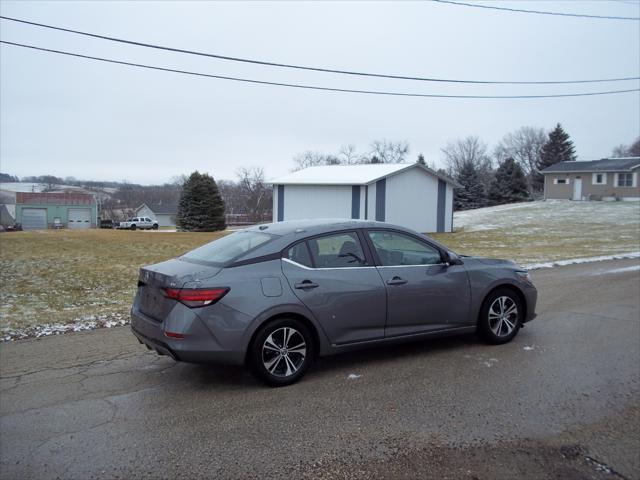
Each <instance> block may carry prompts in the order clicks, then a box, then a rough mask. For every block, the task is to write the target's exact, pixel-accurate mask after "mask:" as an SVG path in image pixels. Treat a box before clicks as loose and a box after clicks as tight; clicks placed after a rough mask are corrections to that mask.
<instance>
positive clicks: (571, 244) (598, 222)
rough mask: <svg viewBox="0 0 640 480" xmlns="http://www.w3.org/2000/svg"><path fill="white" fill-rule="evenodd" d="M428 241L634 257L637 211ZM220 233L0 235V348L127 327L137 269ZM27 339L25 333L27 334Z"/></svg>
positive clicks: (529, 258)
mask: <svg viewBox="0 0 640 480" xmlns="http://www.w3.org/2000/svg"><path fill="white" fill-rule="evenodd" d="M454 228H455V231H454V233H447V234H436V235H433V237H434V238H436V239H437V240H439V241H440V242H442V243H444V244H445V245H447V246H449V247H450V248H451V249H453V250H454V251H457V252H458V253H463V254H470V255H483V256H489V257H502V258H511V259H515V260H517V261H518V262H520V263H523V264H527V263H535V262H544V261H551V260H560V259H571V258H580V257H593V256H598V255H608V254H615V253H627V252H636V251H638V250H640V203H632V202H611V203H609V202H568V201H566V202H560V201H557V202H535V203H524V204H515V205H506V206H500V207H491V208H485V209H479V210H473V211H467V212H460V213H456V214H455V217H454ZM221 235H224V233H182V232H166V231H157V232H154V231H127V230H122V231H121V230H90V231H69V230H59V231H53V230H49V231H37V232H15V233H4V234H1V235H0V280H1V284H0V339H2V338H7V337H16V336H20V335H17V334H16V333H15V331H16V330H20V329H25V328H26V329H29V328H32V327H34V326H36V325H45V324H73V323H76V322H81V323H82V322H84V323H87V322H89V323H90V322H95V323H96V326H99V325H105V324H107V325H108V324H109V323H110V322H112V323H113V322H115V323H121V322H124V321H127V320H128V316H129V308H130V307H131V301H132V299H133V295H134V293H135V289H136V281H137V273H138V268H139V267H141V266H143V265H147V264H150V263H155V262H159V261H162V260H166V259H168V258H172V257H175V256H177V255H179V254H180V253H183V252H185V251H188V250H190V249H192V248H195V247H196V246H199V245H201V244H204V243H206V242H208V241H210V240H212V239H215V238H218V237H220V236H221ZM31 333H32V334H33V332H31Z"/></svg>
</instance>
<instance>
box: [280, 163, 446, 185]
mask: <svg viewBox="0 0 640 480" xmlns="http://www.w3.org/2000/svg"><path fill="white" fill-rule="evenodd" d="M411 168H420V169H422V170H424V171H426V172H428V173H430V174H431V175H434V176H436V177H438V178H441V179H442V180H444V181H445V182H448V183H454V182H453V180H451V179H450V178H449V177H447V176H445V175H441V174H439V173H437V172H434V171H433V170H431V169H430V168H428V167H425V166H423V165H420V164H418V163H374V164H365V165H323V166H318V167H309V168H305V169H304V170H298V171H297V172H293V173H290V174H289V175H285V176H283V177H280V178H276V179H274V180H272V181H271V182H270V183H272V184H273V185H369V184H371V183H374V182H376V181H378V180H381V179H383V178H386V177H389V176H391V175H395V174H396V173H400V172H402V171H404V170H409V169H411Z"/></svg>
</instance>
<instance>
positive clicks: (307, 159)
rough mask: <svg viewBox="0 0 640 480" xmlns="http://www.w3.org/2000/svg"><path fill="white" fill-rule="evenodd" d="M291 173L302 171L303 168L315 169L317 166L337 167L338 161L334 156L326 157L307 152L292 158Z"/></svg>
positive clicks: (324, 154)
mask: <svg viewBox="0 0 640 480" xmlns="http://www.w3.org/2000/svg"><path fill="white" fill-rule="evenodd" d="M293 163H294V168H293V171H294V172H295V171H298V170H302V169H304V168H309V167H316V166H318V165H339V164H340V163H341V162H340V159H339V158H338V157H336V156H335V155H327V154H326V153H320V152H314V151H311V150H307V151H306V152H304V153H299V154H298V155H296V156H295V157H293Z"/></svg>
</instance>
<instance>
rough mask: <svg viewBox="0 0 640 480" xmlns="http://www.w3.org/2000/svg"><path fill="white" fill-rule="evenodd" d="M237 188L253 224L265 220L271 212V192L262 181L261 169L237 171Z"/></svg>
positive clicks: (245, 168) (248, 168) (263, 180)
mask: <svg viewBox="0 0 640 480" xmlns="http://www.w3.org/2000/svg"><path fill="white" fill-rule="evenodd" d="M237 177H238V187H239V189H240V192H241V194H242V196H243V197H244V202H245V206H246V210H247V214H248V215H249V219H250V220H251V221H253V222H261V221H263V220H265V218H266V216H267V215H266V214H267V213H268V212H269V211H270V210H271V204H272V192H271V188H270V187H269V186H268V185H267V184H266V182H265V179H264V169H263V168H262V167H241V168H239V169H238V171H237Z"/></svg>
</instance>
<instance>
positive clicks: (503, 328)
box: [478, 288, 524, 345]
mask: <svg viewBox="0 0 640 480" xmlns="http://www.w3.org/2000/svg"><path fill="white" fill-rule="evenodd" d="M523 315H524V307H523V305H522V302H521V300H520V297H518V295H517V294H516V293H515V292H513V291H512V290H510V289H506V288H503V289H498V290H496V291H494V292H492V293H491V294H489V296H488V297H487V298H486V299H485V301H484V303H483V304H482V309H481V310H480V318H479V320H478V332H479V333H480V335H481V336H482V337H483V338H484V339H485V340H486V341H487V342H489V343H493V344H496V345H497V344H501V343H507V342H509V341H511V340H512V339H513V337H515V336H516V335H517V334H518V330H520V327H521V326H522V320H523Z"/></svg>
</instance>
